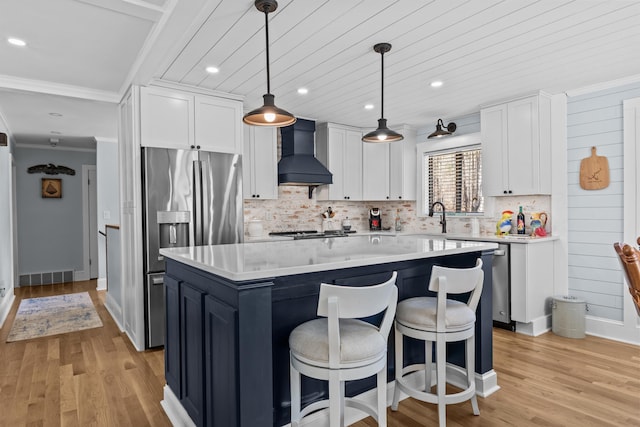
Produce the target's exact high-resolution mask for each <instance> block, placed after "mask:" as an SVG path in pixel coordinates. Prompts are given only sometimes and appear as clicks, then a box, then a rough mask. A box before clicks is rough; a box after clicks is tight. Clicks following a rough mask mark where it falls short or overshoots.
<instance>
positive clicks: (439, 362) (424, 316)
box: [391, 259, 484, 426]
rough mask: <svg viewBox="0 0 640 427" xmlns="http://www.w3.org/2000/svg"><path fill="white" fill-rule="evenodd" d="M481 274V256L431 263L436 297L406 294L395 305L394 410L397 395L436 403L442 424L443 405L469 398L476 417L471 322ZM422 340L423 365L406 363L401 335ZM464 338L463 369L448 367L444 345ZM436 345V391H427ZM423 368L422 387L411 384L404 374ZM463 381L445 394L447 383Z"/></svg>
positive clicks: (430, 380)
mask: <svg viewBox="0 0 640 427" xmlns="http://www.w3.org/2000/svg"><path fill="white" fill-rule="evenodd" d="M483 281H484V273H483V271H482V260H481V259H478V260H477V262H476V266H475V267H473V268H463V269H461V268H446V267H440V266H434V267H433V268H432V270H431V279H430V281H429V290H430V291H432V292H437V296H436V297H426V296H425V297H415V298H408V299H406V300H403V301H401V302H400V303H398V306H397V311H396V320H395V358H396V366H395V368H396V381H395V389H394V393H393V403H392V404H391V409H392V410H393V411H397V410H398V403H399V401H400V393H401V392H404V393H405V394H407V395H409V396H411V397H413V398H415V399H418V400H421V401H424V402H429V403H435V404H437V405H438V419H439V424H440V426H445V425H446V405H447V404H451V403H459V402H464V401H466V400H471V406H472V409H473V414H474V415H480V410H479V408H478V401H477V398H476V394H475V392H476V388H475V339H474V334H475V321H476V314H475V312H476V308H477V306H478V302H479V301H480V294H481V293H482V285H483ZM464 293H470V294H469V298H468V300H467V302H466V303H465V302H461V301H457V300H452V299H448V298H447V294H464ZM404 336H408V337H411V338H414V339H418V340H422V341H424V342H425V362H424V364H413V365H409V366H404V355H403V337H404ZM454 341H465V355H466V357H465V364H466V369H462V368H460V367H456V366H452V365H447V353H446V344H447V343H448V342H454ZM434 342H435V344H436V363H435V366H436V378H435V380H436V381H435V385H436V387H437V389H436V393H432V392H431V388H432V386H433V383H432V378H433V376H432V370H433V364H432V343H434ZM419 371H424V379H425V381H424V384H425V386H424V389H422V390H420V389H417V388H415V386H413V385H412V384H411V383H410V382H409V381H408V379H407V378H406V375H408V374H410V373H413V372H419ZM452 380H456V384H457V385H460V384H464V385H466V386H464V387H463V390H462V391H460V392H457V393H450V394H447V393H446V384H447V382H453V381H452Z"/></svg>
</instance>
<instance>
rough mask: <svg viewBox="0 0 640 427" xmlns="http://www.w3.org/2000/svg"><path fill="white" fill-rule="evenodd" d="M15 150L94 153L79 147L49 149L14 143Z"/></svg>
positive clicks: (41, 146) (43, 146)
mask: <svg viewBox="0 0 640 427" xmlns="http://www.w3.org/2000/svg"><path fill="white" fill-rule="evenodd" d="M15 147H16V148H25V149H28V150H51V151H81V152H85V153H95V152H96V149H95V148H79V147H60V146H55V147H51V146H48V145H44V144H43V145H36V144H20V143H17V142H16V145H15Z"/></svg>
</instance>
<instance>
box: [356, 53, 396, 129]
mask: <svg viewBox="0 0 640 427" xmlns="http://www.w3.org/2000/svg"><path fill="white" fill-rule="evenodd" d="M373 50H374V51H376V52H377V53H379V54H380V58H381V64H382V66H381V69H382V73H381V74H382V77H381V81H382V84H381V86H382V90H381V92H380V93H381V100H380V110H381V111H380V116H381V117H380V118H379V119H378V129H376V130H374V131H372V132H369V133H368V134H366V135H365V136H363V137H362V140H363V141H364V142H394V141H402V140H403V139H404V136H402V135H401V134H399V133H398V132H394V131H392V130H391V129H389V128H388V127H387V119H385V118H384V54H385V53H386V52H389V51H390V50H391V44H389V43H378V44H376V45H375V46H373Z"/></svg>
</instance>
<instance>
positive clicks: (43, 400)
mask: <svg viewBox="0 0 640 427" xmlns="http://www.w3.org/2000/svg"><path fill="white" fill-rule="evenodd" d="M95 289H96V281H95V280H90V281H84V282H74V283H65V284H59V285H47V286H25V287H20V288H17V289H16V301H15V302H14V305H13V307H12V309H11V312H10V314H9V317H8V318H7V320H6V322H5V324H4V326H3V328H2V330H1V331H0V401H1V402H2V403H1V406H2V410H1V411H0V412H1V414H2V415H0V426H2V427H4V426H7V427H9V426H10V427H16V426H88V425H94V426H170V425H171V424H170V423H169V420H168V418H167V417H166V416H165V414H164V411H163V410H162V407H161V406H160V401H161V400H162V387H163V386H164V352H163V351H162V350H152V351H145V352H138V351H136V349H135V348H134V347H133V346H132V345H131V343H130V341H129V339H128V338H127V336H126V335H125V334H124V333H121V332H120V331H119V330H118V327H117V326H116V324H115V323H114V322H113V320H112V319H111V316H110V315H109V313H108V312H107V311H106V309H105V308H104V298H105V292H102V291H100V292H98V291H96V290H95ZM84 291H88V292H89V294H90V296H91V299H92V300H93V303H94V305H95V307H96V310H97V311H98V314H99V315H100V318H101V320H102V323H103V324H104V326H103V327H101V328H94V329H87V330H83V331H78V332H72V333H68V334H61V335H54V336H51V337H45V338H38V339H32V340H26V341H17V342H12V343H7V342H6V339H7V336H8V334H9V331H10V329H11V325H12V324H13V319H14V317H15V315H16V312H17V309H18V306H19V305H20V301H21V300H22V299H23V298H36V297H43V296H51V295H61V294H68V293H75V292H84Z"/></svg>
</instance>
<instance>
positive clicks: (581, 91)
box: [565, 74, 640, 97]
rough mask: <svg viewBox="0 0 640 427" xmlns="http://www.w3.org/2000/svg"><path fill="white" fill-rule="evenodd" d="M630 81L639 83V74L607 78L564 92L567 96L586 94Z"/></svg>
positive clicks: (629, 82)
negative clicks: (606, 80)
mask: <svg viewBox="0 0 640 427" xmlns="http://www.w3.org/2000/svg"><path fill="white" fill-rule="evenodd" d="M631 83H640V74H636V75H634V76H629V77H623V78H621V79H616V80H609V81H608V82H601V83H596V84H594V85H590V86H584V87H581V88H577V89H571V90H568V91H566V92H565V94H566V95H567V96H569V97H573V96H580V95H586V94H588V93H593V92H599V91H601V90H607V89H612V88H615V87H619V86H624V85H627V84H631Z"/></svg>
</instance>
